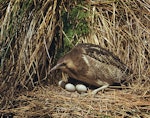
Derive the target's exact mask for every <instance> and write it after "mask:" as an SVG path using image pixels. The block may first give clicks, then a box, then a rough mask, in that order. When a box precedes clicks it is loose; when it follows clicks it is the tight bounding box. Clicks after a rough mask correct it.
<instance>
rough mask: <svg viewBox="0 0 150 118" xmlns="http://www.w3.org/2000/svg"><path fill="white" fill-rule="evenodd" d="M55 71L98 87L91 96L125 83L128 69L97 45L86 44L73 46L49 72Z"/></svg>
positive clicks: (115, 57)
mask: <svg viewBox="0 0 150 118" xmlns="http://www.w3.org/2000/svg"><path fill="white" fill-rule="evenodd" d="M57 69H60V70H62V71H63V72H65V73H67V74H68V75H69V76H70V77H72V78H74V79H77V80H80V81H82V82H85V83H87V84H89V85H94V86H96V87H99V88H97V89H95V90H94V91H93V94H96V93H97V92H98V91H100V90H102V89H105V88H107V87H108V86H109V85H113V84H114V83H121V82H122V81H125V80H126V78H127V76H128V74H129V69H128V67H127V66H126V65H125V64H124V63H123V62H121V61H120V59H119V58H118V57H117V56H115V55H114V54H113V53H111V52H109V51H107V50H106V49H104V48H102V47H100V46H99V45H94V44H88V43H83V44H78V45H77V46H75V47H74V48H73V49H72V50H71V51H70V52H68V53H67V54H66V55H64V56H63V57H61V58H60V59H59V60H58V62H57V64H56V65H55V66H54V67H53V68H52V69H51V70H50V72H51V71H54V70H57Z"/></svg>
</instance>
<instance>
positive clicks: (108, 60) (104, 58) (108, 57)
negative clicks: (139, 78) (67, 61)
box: [78, 44, 129, 73]
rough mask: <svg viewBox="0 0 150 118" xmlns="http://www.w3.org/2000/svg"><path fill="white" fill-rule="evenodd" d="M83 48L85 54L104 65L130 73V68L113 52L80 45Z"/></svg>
mask: <svg viewBox="0 0 150 118" xmlns="http://www.w3.org/2000/svg"><path fill="white" fill-rule="evenodd" d="M78 46H81V48H83V50H84V51H83V54H85V55H88V56H90V57H92V58H94V59H96V60H98V61H100V62H102V63H105V64H107V65H113V66H115V67H117V68H119V69H120V70H121V71H123V72H126V73H129V69H128V67H127V66H126V65H125V64H124V63H123V62H121V60H120V59H119V58H118V57H117V56H115V55H114V54H113V53H112V52H109V51H107V50H106V49H104V48H102V47H100V46H99V45H94V44H79V45H78Z"/></svg>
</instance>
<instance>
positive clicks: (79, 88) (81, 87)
mask: <svg viewBox="0 0 150 118" xmlns="http://www.w3.org/2000/svg"><path fill="white" fill-rule="evenodd" d="M76 90H77V91H78V92H79V93H85V92H87V87H86V86H85V85H83V84H77V85H76Z"/></svg>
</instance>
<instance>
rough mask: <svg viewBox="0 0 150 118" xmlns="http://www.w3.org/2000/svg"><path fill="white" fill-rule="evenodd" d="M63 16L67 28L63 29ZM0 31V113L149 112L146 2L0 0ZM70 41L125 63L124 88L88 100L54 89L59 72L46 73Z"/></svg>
mask: <svg viewBox="0 0 150 118" xmlns="http://www.w3.org/2000/svg"><path fill="white" fill-rule="evenodd" d="M76 6H77V8H76ZM78 8H80V10H79V11H80V13H83V14H80V13H79V11H78ZM73 9H74V12H72V11H73ZM76 12H77V13H78V14H77V16H74V14H76ZM64 13H67V18H68V17H70V18H72V19H71V20H70V21H69V22H68V24H69V23H70V27H71V22H72V23H74V24H73V25H74V26H73V27H71V28H72V30H71V29H69V27H68V29H69V31H68V30H67V29H64V27H65V22H63V20H64V19H63V17H62V16H63V15H64ZM72 16H74V17H72ZM73 18H76V19H73ZM83 19H84V20H83ZM80 22H81V23H80ZM82 22H84V23H82ZM78 26H80V27H78ZM76 28H77V29H82V28H83V29H82V30H81V31H79V32H78V30H76ZM0 33H1V34H0V47H1V48H0V61H1V64H0V93H1V94H0V106H1V109H0V115H1V116H2V115H3V116H4V115H5V116H7V115H11V116H14V117H29V118H30V117H64V118H66V117H73V118H74V117H89V118H92V117H102V118H112V117H117V118H118V117H123V118H128V117H129V118H130V117H137V118H149V117H150V2H149V1H148V0H107V1H106V0H99V1H94V0H93V1H92V0H86V1H83V2H80V1H78V0H73V1H69V0H64V1H61V0H54V1H53V0H39V1H36V0H25V1H24V0H5V1H4V0H0ZM68 34H69V35H68ZM66 40H67V41H66ZM78 42H89V43H94V44H98V45H101V46H102V47H104V48H106V49H107V50H110V51H111V52H113V53H115V55H117V56H118V57H119V58H120V59H121V60H122V61H123V62H124V63H125V64H127V65H128V66H129V67H130V68H131V69H132V70H133V74H132V75H131V80H132V82H131V83H130V84H129V86H128V88H124V89H122V90H118V89H107V90H106V91H104V92H99V94H98V95H96V96H95V97H92V96H90V90H89V94H88V96H85V97H83V96H81V95H80V94H78V93H69V92H66V91H65V90H63V89H61V88H59V87H58V86H57V85H56V84H55V83H57V82H58V80H59V78H61V76H60V74H59V73H55V74H50V73H49V70H50V68H51V67H52V64H53V63H55V60H57V58H58V57H59V56H60V54H59V52H60V50H63V51H64V52H65V51H66V50H65V49H66V47H65V45H67V46H68V45H69V46H70V47H72V45H75V44H76V43H78ZM63 46H64V48H65V49H63V48H62V47H63Z"/></svg>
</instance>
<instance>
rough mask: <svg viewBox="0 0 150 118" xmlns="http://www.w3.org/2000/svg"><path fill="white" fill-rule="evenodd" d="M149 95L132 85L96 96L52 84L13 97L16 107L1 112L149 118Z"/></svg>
mask: <svg viewBox="0 0 150 118" xmlns="http://www.w3.org/2000/svg"><path fill="white" fill-rule="evenodd" d="M149 98H150V96H149V95H143V96H141V95H138V94H137V93H134V92H133V90H132V91H131V89H129V88H128V89H127V88H126V89H122V90H119V89H110V88H108V89H106V90H105V91H103V92H102V91H100V92H99V93H98V94H97V95H95V96H92V95H91V90H88V94H87V95H86V96H83V95H81V94H79V93H77V92H68V91H66V90H64V89H63V88H60V87H58V86H54V85H50V86H45V87H36V88H35V89H34V90H33V91H26V92H23V93H21V94H20V95H19V96H18V97H17V98H16V99H15V100H14V103H13V104H14V108H10V109H9V110H1V111H0V112H1V113H2V114H3V115H4V114H5V115H12V116H14V118H19V117H27V118H35V117H36V118H133V117H134V118H149V117H150V99H149ZM10 113H11V114H10Z"/></svg>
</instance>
